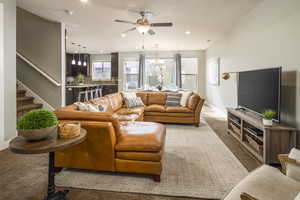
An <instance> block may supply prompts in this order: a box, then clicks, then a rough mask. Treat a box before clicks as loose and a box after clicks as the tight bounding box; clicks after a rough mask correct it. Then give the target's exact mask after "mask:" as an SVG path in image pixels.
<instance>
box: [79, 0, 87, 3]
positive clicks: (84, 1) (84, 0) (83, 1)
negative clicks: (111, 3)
mask: <svg viewBox="0 0 300 200" xmlns="http://www.w3.org/2000/svg"><path fill="white" fill-rule="evenodd" d="M80 1H81V2H82V3H86V2H88V1H89V0H80Z"/></svg>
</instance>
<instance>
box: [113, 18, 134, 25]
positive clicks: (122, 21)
mask: <svg viewBox="0 0 300 200" xmlns="http://www.w3.org/2000/svg"><path fill="white" fill-rule="evenodd" d="M115 22H121V23H126V24H135V22H130V21H126V20H120V19H116V20H115Z"/></svg>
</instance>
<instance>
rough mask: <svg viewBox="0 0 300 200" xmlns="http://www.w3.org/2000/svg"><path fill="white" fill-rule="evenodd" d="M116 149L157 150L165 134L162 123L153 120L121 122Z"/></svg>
mask: <svg viewBox="0 0 300 200" xmlns="http://www.w3.org/2000/svg"><path fill="white" fill-rule="evenodd" d="M120 129H121V131H120V133H121V134H120V136H119V137H118V141H117V145H116V147H115V149H116V151H126V152H128V151H129V152H131V151H134V152H159V151H161V150H162V149H163V146H164V143H165V136H166V128H165V126H164V125H162V124H159V123H154V122H127V123H122V124H121V128H120Z"/></svg>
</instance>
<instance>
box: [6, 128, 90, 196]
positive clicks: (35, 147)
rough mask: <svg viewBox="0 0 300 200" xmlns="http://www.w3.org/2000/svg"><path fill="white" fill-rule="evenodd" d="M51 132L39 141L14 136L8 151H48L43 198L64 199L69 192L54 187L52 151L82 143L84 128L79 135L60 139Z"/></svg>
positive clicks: (25, 152)
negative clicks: (45, 187) (46, 186)
mask: <svg viewBox="0 0 300 200" xmlns="http://www.w3.org/2000/svg"><path fill="white" fill-rule="evenodd" d="M57 135H58V134H57V133H53V134H52V135H51V136H50V137H49V138H48V139H46V140H41V141H34V142H28V141H26V140H25V139H24V138H23V137H20V136H19V137H16V138H14V139H12V140H11V141H10V143H9V149H10V151H12V152H14V153H17V154H41V153H49V168H48V192H47V196H46V197H45V199H44V200H65V199H66V194H67V193H68V192H69V191H68V190H65V191H56V189H55V180H54V178H55V172H54V156H55V154H54V152H56V151H61V150H64V149H68V148H70V147H73V146H75V145H77V144H80V143H82V142H83V141H84V140H85V139H86V130H85V129H81V131H80V136H77V137H75V138H71V139H61V138H59V137H58V136H57Z"/></svg>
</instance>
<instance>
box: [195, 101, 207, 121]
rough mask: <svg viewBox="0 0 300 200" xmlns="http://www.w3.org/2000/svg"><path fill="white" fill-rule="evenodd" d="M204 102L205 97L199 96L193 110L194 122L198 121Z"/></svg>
mask: <svg viewBox="0 0 300 200" xmlns="http://www.w3.org/2000/svg"><path fill="white" fill-rule="evenodd" d="M204 102H205V99H202V98H200V100H199V102H198V105H197V107H196V110H195V122H196V123H199V122H200V113H201V110H202V107H203V105H204Z"/></svg>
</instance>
